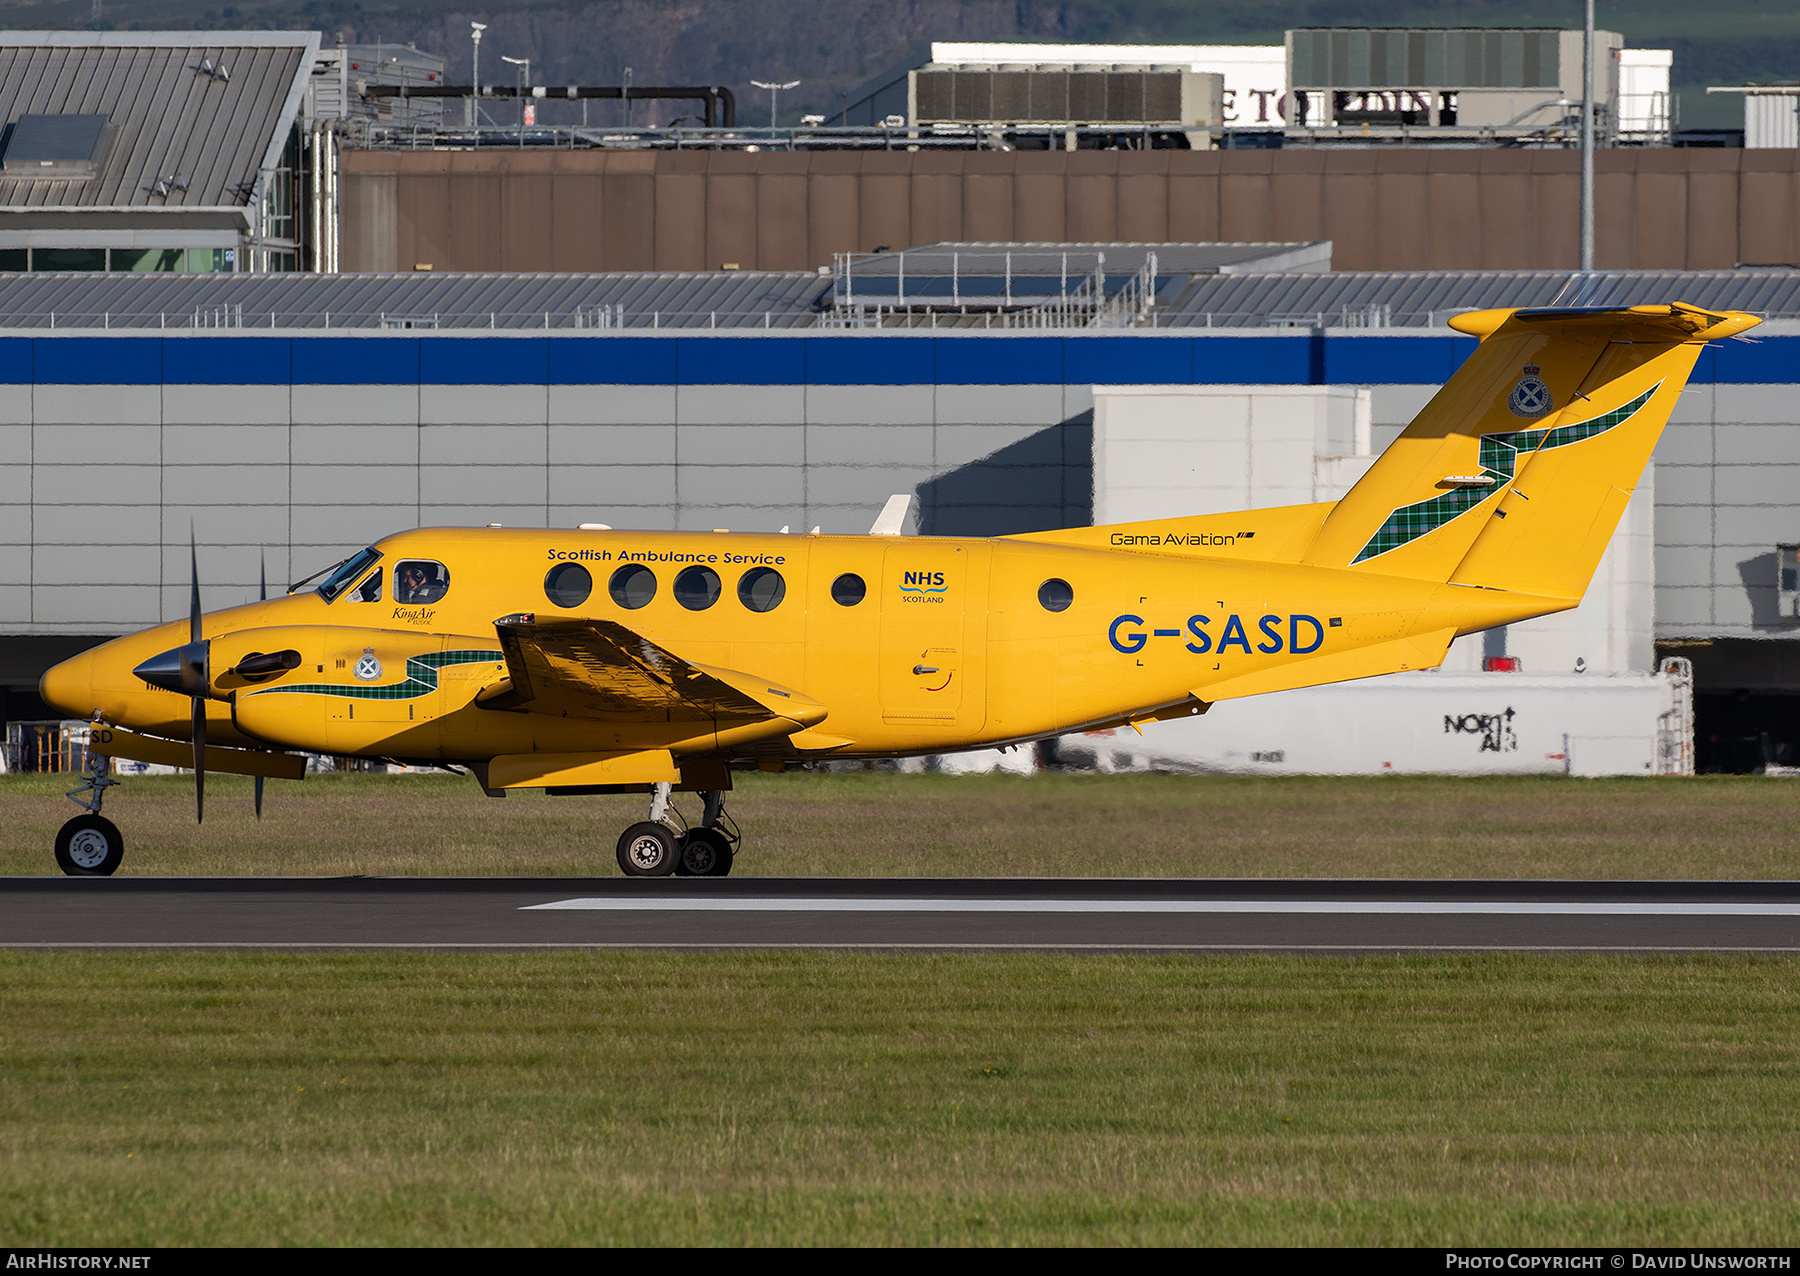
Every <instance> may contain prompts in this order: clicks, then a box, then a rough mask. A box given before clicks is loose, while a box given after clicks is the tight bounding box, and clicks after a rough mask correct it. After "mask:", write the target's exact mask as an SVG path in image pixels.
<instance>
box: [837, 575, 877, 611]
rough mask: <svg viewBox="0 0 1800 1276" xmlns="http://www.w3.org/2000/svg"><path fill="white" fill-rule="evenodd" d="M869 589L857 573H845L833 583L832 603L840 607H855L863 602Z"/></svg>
mask: <svg viewBox="0 0 1800 1276" xmlns="http://www.w3.org/2000/svg"><path fill="white" fill-rule="evenodd" d="M868 592H869V587H868V586H867V585H865V584H863V578H862V577H861V576H858V575H857V574H856V573H855V572H845V573H844V574H843V575H842V576H839V577H838V578H837V579H836V580H834V581H832V582H831V601H832V602H834V603H836V604H837V605H838V606H840V607H854V606H856V604H858V603H860V602H861V601H862V600H863V595H865V594H867V593H868Z"/></svg>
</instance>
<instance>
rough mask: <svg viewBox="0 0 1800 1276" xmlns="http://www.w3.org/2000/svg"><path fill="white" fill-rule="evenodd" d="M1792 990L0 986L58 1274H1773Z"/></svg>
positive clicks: (910, 963)
mask: <svg viewBox="0 0 1800 1276" xmlns="http://www.w3.org/2000/svg"><path fill="white" fill-rule="evenodd" d="M1796 974H1797V971H1796V967H1795V965H1794V964H1793V963H1792V962H1789V961H1781V960H1763V959H1754V958H1742V957H1730V958H1718V959H1681V960H1655V961H1629V960H1612V959H1601V958H1546V957H1529V958H1527V957H1518V958H1509V957H1479V958H1474V957H1471V958H1430V959H1418V960H1396V959H1383V960H1326V959H1320V960H1307V959H1292V958H1268V959H1258V958H1237V959H1207V960H1188V959H1179V958H1130V959H1126V958H1115V957H1082V958H1071V957H1056V956H1019V955H1014V956H999V957H997V956H979V957H977V956H966V955H945V956H921V955H908V956H869V955H854V954H806V955H801V954H746V955H735V956H723V955H711V956H677V955H661V954H621V953H607V954H579V953H553V954H522V955H480V956H469V955H450V954H400V955H394V954H383V955H341V956H314V957H301V958H295V957H276V956H256V955H245V954H236V955H193V954H140V955H124V954H67V953H64V954H19V953H14V954H8V955H4V956H0V1167H3V1168H0V1235H4V1237H5V1238H6V1243H8V1244H12V1245H20V1246H35V1245H51V1244H71V1243H75V1244H102V1245H112V1244H119V1245H194V1244H229V1245H237V1244H266V1243H277V1244H302V1245H320V1244H395V1245H398V1244H420V1243H427V1244H429V1243H444V1244H498V1245H510V1244H522V1243H541V1244H557V1245H560V1244H589V1243H617V1244H637V1243H660V1242H683V1243H719V1244H740V1243H751V1244H762V1243H777V1244H788V1243H797V1244H805V1243H820V1244H836V1243H874V1244H890V1243H903V1244H943V1243H954V1244H962V1243H992V1244H1017V1243H1030V1244H1065V1243H1068V1244H1087V1243H1094V1244H1116V1243H1146V1244H1169V1243H1219V1244H1225V1243H1251V1244H1288V1243H1305V1244H1338V1243H1342V1244H1420V1245H1449V1244H1457V1245H1471V1244H1507V1245H1518V1244H1606V1245H1614V1244H1666V1245H1673V1244H1683V1245H1685V1244H1761V1245H1768V1244H1792V1243H1794V1241H1795V1239H1796V1237H1797V1236H1800V1071H1797V1068H1796V1065H1797V1063H1800V1058H1797V1056H1800V1000H1797V999H1796V995H1795V994H1796Z"/></svg>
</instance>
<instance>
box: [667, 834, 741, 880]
mask: <svg viewBox="0 0 1800 1276" xmlns="http://www.w3.org/2000/svg"><path fill="white" fill-rule="evenodd" d="M677 871H678V872H680V873H682V874H683V875H685V876H688V877H725V876H727V875H728V874H729V873H730V872H731V842H730V841H729V840H728V839H727V838H726V837H725V835H724V834H723V833H721V832H719V831H718V830H717V829H689V830H688V831H687V833H686V834H685V835H684V836H683V837H682V839H681V867H680V868H679V869H678V870H677Z"/></svg>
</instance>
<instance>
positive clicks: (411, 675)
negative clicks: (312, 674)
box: [251, 651, 506, 700]
mask: <svg viewBox="0 0 1800 1276" xmlns="http://www.w3.org/2000/svg"><path fill="white" fill-rule="evenodd" d="M486 661H492V662H493V663H495V664H504V663H505V662H506V655H505V653H504V652H499V651H428V652H426V653H425V654H424V655H422V656H408V657H407V658H406V679H405V681H403V682H390V683H386V684H384V685H382V686H378V687H358V686H355V685H345V684H341V683H332V682H306V683H298V684H296V685H294V686H291V687H270V688H269V689H268V690H267V691H255V692H252V693H251V694H252V695H258V696H272V695H312V696H336V697H338V698H339V699H341V700H411V699H413V698H415V697H417V696H423V695H429V694H430V693H431V692H433V691H436V690H437V688H438V670H439V669H442V668H444V667H445V666H447V665H476V664H482V663H483V662H486Z"/></svg>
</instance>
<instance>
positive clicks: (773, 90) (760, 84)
mask: <svg viewBox="0 0 1800 1276" xmlns="http://www.w3.org/2000/svg"><path fill="white" fill-rule="evenodd" d="M750 83H752V84H754V85H755V86H756V87H757V88H759V89H767V90H769V128H770V130H771V131H773V129H774V128H775V97H776V95H777V94H778V93H780V92H781V90H783V89H796V88H799V87H800V81H798V80H789V81H788V82H787V83H786V84H771V83H769V82H768V81H766V80H752V81H750Z"/></svg>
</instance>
